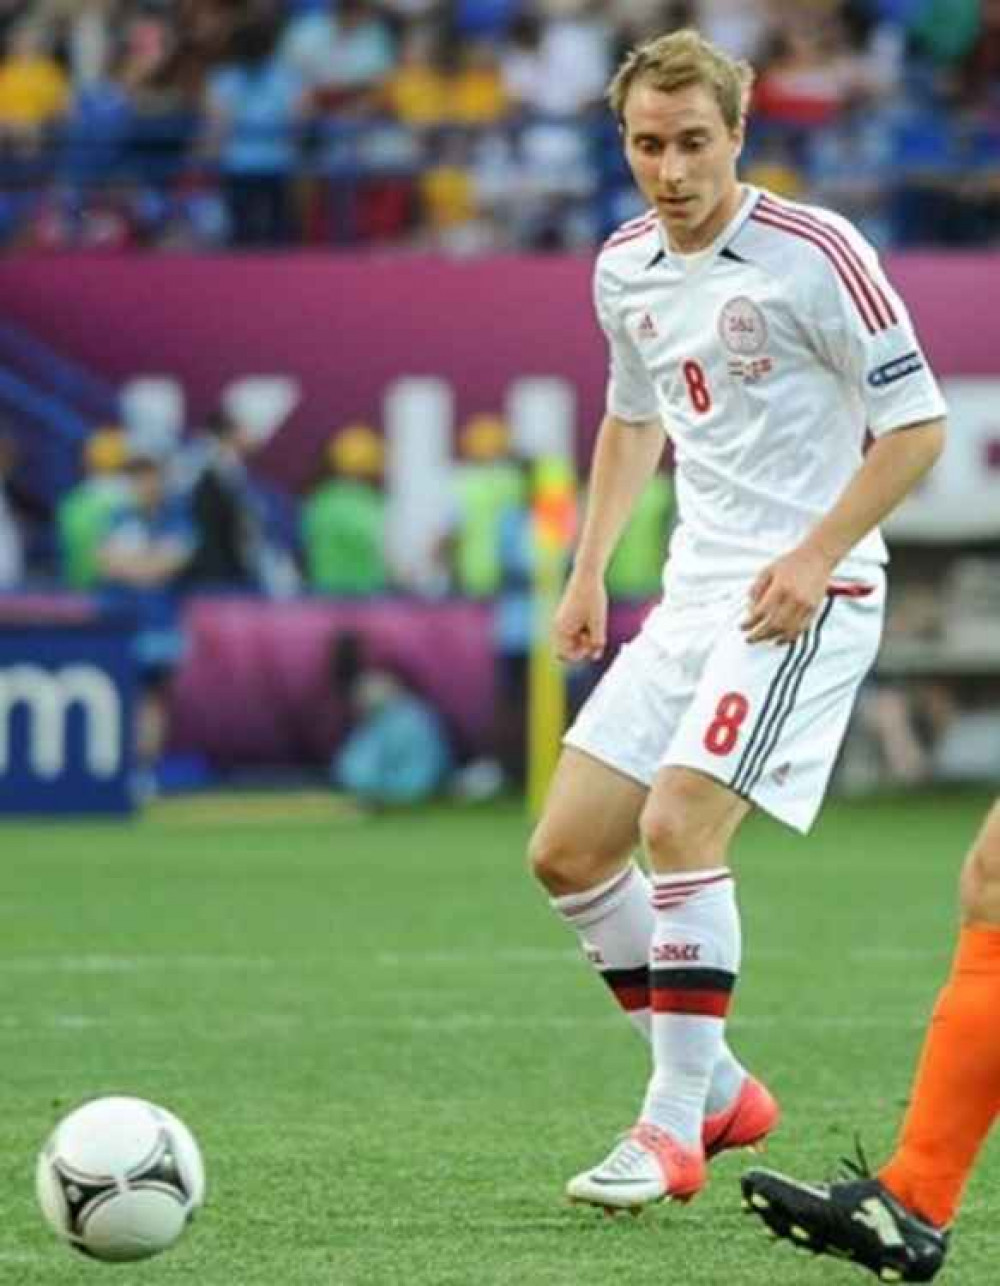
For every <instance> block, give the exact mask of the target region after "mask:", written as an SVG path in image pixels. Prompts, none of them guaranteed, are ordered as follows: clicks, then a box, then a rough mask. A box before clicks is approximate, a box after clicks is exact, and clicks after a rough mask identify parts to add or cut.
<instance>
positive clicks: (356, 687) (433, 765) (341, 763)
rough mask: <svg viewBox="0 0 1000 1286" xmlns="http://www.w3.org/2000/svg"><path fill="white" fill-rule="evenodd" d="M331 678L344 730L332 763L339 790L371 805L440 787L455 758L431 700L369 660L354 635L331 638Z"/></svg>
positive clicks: (411, 799) (407, 799) (392, 803)
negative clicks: (342, 717) (345, 733)
mask: <svg viewBox="0 0 1000 1286" xmlns="http://www.w3.org/2000/svg"><path fill="white" fill-rule="evenodd" d="M331 678H332V681H333V688H334V691H335V693H336V694H337V696H338V697H339V699H340V702H341V707H342V709H343V710H344V712H345V715H346V718H347V723H348V729H349V730H348V732H347V735H346V737H345V738H344V740H343V741H342V743H341V744H340V746H339V747H338V749H337V751H336V752H335V754H334V756H333V758H332V760H331V763H330V780H331V782H332V783H333V785H334V786H335V787H336V789H338V790H342V791H345V792H346V793H347V794H349V795H351V796H353V797H354V799H355V800H357V801H358V803H360V804H362V805H364V806H366V807H369V808H383V807H398V806H400V805H406V804H418V803H421V802H423V801H424V800H427V799H430V798H432V797H433V796H434V795H435V794H437V793H439V792H440V791H441V790H443V789H444V787H445V785H446V784H447V782H448V779H449V777H450V775H451V772H452V769H453V767H454V762H455V757H454V752H453V750H452V747H451V744H450V741H449V737H448V734H447V731H446V729H445V726H444V722H443V721H442V719H441V716H440V715H439V714H438V712H437V710H436V709H435V708H434V707H433V706H432V705H431V704H430V702H428V701H426V700H425V699H424V698H423V697H421V696H420V695H419V694H418V693H416V692H414V691H412V690H411V689H410V688H408V687H407V685H406V684H405V683H404V682H403V680H402V679H401V678H400V677H399V676H398V675H394V674H390V673H389V672H388V671H386V670H384V669H381V668H379V667H378V666H377V665H375V664H373V663H372V662H371V661H370V660H369V659H368V657H367V656H366V650H365V645H364V643H363V640H362V639H361V638H360V636H359V635H357V634H352V633H345V634H342V635H340V636H339V637H338V638H337V639H336V640H335V641H334V645H333V648H332V653H331Z"/></svg>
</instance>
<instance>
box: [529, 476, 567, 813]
mask: <svg viewBox="0 0 1000 1286" xmlns="http://www.w3.org/2000/svg"><path fill="white" fill-rule="evenodd" d="M532 519H533V521H532V534H533V537H534V546H535V559H534V577H533V586H532V598H533V613H532V615H533V626H534V628H533V630H532V644H531V664H530V668H529V675H528V808H529V809H530V811H531V815H532V816H533V817H537V816H538V815H539V813H540V812H541V810H542V804H543V802H544V800H545V793H546V791H547V790H548V786H549V782H550V781H551V780H552V774H553V772H554V771H555V766H556V760H557V759H558V757H559V745H560V741H561V739H562V734H563V729H564V728H565V724H566V675H565V672H564V671H563V669H562V667H561V666H560V665H559V662H558V661H557V660H556V658H555V655H554V653H553V651H552V619H553V617H554V616H555V611H556V607H557V605H558V603H559V596H560V594H561V592H562V585H563V576H564V573H565V570H566V564H567V562H568V559H569V551H570V549H571V547H572V543H573V538H574V536H575V534H576V478H575V475H574V472H573V465H572V462H571V461H570V460H566V459H563V458H562V457H551V458H549V459H543V460H539V461H538V462H537V463H536V466H535V474H534V486H533V494H532Z"/></svg>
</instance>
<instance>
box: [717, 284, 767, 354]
mask: <svg viewBox="0 0 1000 1286" xmlns="http://www.w3.org/2000/svg"><path fill="white" fill-rule="evenodd" d="M719 338H720V339H721V340H722V342H723V344H725V346H726V348H727V349H728V350H729V351H730V352H731V353H735V354H736V355H737V356H738V357H756V356H757V355H758V354H759V353H762V352H763V351H764V348H765V347H766V345H767V322H766V321H765V320H764V314H763V313H762V312H761V310H760V309H759V308H758V307H757V305H756V304H755V303H754V302H753V300H752V299H747V297H746V295H737V296H736V298H735V299H730V300H729V302H728V303H727V304H725V305H724V306H723V309H722V312H721V313H720V314H719Z"/></svg>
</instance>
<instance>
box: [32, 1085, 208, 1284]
mask: <svg viewBox="0 0 1000 1286" xmlns="http://www.w3.org/2000/svg"><path fill="white" fill-rule="evenodd" d="M35 1182H36V1188H37V1192H38V1202H39V1205H40V1206H41V1208H42V1214H43V1215H44V1216H45V1218H46V1220H47V1221H48V1222H49V1224H50V1225H51V1226H52V1227H53V1228H54V1229H55V1231H56V1233H57V1234H58V1236H59V1237H61V1238H62V1239H63V1240H64V1241H67V1242H69V1244H70V1245H71V1246H73V1247H74V1248H75V1249H76V1250H79V1251H81V1252H82V1253H83V1254H85V1255H90V1256H92V1257H93V1258H94V1259H105V1260H112V1261H122V1260H127V1259H147V1258H148V1257H149V1256H150V1255H156V1254H159V1252H160V1251H161V1250H166V1249H167V1247H168V1246H172V1245H173V1244H174V1242H175V1241H176V1240H177V1239H178V1237H180V1235H181V1233H182V1232H183V1231H184V1229H185V1228H186V1227H187V1224H188V1222H189V1221H190V1219H191V1218H192V1216H193V1215H194V1213H195V1211H196V1210H197V1209H198V1207H199V1206H201V1204H202V1202H203V1201H204V1199H205V1171H204V1167H203V1166H202V1161H201V1153H200V1152H199V1150H198V1145H197V1143H196V1142H195V1141H194V1138H193V1137H192V1135H191V1132H190V1130H188V1128H187V1126H186V1125H185V1124H184V1123H183V1121H180V1120H178V1119H177V1117H176V1116H174V1115H172V1113H170V1112H168V1111H167V1110H166V1109H165V1108H162V1107H157V1106H155V1104H153V1103H147V1102H145V1100H143V1099H141V1098H97V1099H93V1100H92V1101H91V1102H89V1103H84V1104H83V1106H82V1107H78V1108H77V1109H76V1110H75V1111H73V1112H71V1113H70V1114H69V1116H67V1117H64V1118H63V1120H62V1121H60V1123H59V1124H58V1125H57V1126H56V1128H55V1130H54V1131H53V1132H52V1135H51V1136H50V1138H49V1140H48V1142H47V1143H46V1144H45V1146H44V1147H43V1148H42V1150H41V1152H40V1153H39V1156H38V1167H37V1170H36V1175H35Z"/></svg>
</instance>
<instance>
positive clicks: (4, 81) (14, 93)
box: [0, 17, 71, 156]
mask: <svg viewBox="0 0 1000 1286" xmlns="http://www.w3.org/2000/svg"><path fill="white" fill-rule="evenodd" d="M70 92H71V89H70V81H69V79H68V77H67V75H66V72H65V71H64V69H63V67H62V66H61V64H60V63H59V62H58V60H57V59H56V58H55V57H54V55H53V52H52V33H51V31H50V30H49V28H48V27H47V26H45V25H44V24H43V23H40V22H38V21H37V20H35V19H33V18H30V17H27V18H25V19H24V20H23V21H20V22H18V23H16V24H15V25H14V26H12V27H11V29H10V31H9V33H8V35H7V41H6V49H5V52H4V56H3V60H2V61H0V139H2V141H3V144H4V148H5V150H7V151H9V152H10V153H12V154H13V155H15V156H32V155H36V154H37V153H38V152H39V151H41V149H42V147H43V145H44V144H45V142H46V139H47V137H49V136H50V135H51V132H52V131H53V129H54V127H55V126H56V124H57V123H58V122H59V121H60V120H61V119H62V118H63V116H64V115H65V114H66V112H67V110H68V108H69V104H70Z"/></svg>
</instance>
